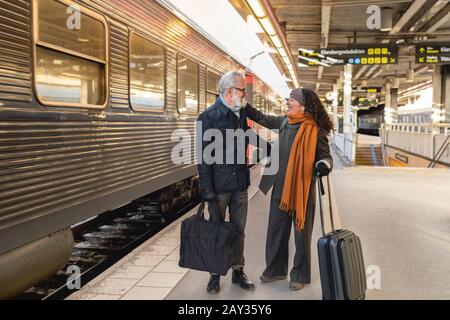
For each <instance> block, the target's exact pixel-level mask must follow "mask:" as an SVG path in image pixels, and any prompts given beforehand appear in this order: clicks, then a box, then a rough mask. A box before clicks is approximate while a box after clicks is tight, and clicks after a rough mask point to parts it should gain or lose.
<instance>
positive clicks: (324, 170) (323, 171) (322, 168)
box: [314, 161, 330, 177]
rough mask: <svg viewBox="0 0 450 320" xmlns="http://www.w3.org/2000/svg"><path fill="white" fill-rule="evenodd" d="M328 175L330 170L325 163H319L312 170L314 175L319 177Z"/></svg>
mask: <svg viewBox="0 0 450 320" xmlns="http://www.w3.org/2000/svg"><path fill="white" fill-rule="evenodd" d="M329 174H330V168H329V167H328V166H327V163H326V162H325V161H319V162H317V163H316V166H315V168H314V175H315V176H319V177H324V176H328V175H329Z"/></svg>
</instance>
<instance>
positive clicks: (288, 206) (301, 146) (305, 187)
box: [280, 113, 319, 230]
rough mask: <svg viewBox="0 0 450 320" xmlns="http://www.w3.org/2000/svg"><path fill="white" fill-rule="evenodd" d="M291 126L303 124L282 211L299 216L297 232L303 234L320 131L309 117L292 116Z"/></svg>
mask: <svg viewBox="0 0 450 320" xmlns="http://www.w3.org/2000/svg"><path fill="white" fill-rule="evenodd" d="M288 120H289V124H297V123H301V126H300V128H299V129H298V132H297V135H296V136H295V139H294V142H293V144H292V147H291V153H290V155H289V162H288V166H287V170H286V175H285V178H284V187H283V193H282V195H281V202H280V209H281V210H283V211H286V212H288V213H289V214H295V217H296V228H297V230H303V229H304V227H305V220H306V206H307V203H308V196H309V188H310V186H311V179H312V175H313V168H314V160H315V158H316V147H317V140H318V137H319V127H318V126H317V124H316V123H315V122H314V120H313V119H312V118H311V117H310V116H309V115H307V114H306V113H300V114H296V115H293V116H288Z"/></svg>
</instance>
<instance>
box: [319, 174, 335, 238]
mask: <svg viewBox="0 0 450 320" xmlns="http://www.w3.org/2000/svg"><path fill="white" fill-rule="evenodd" d="M327 188H328V205H329V208H330V221H331V231H332V232H334V231H336V229H335V228H334V219H333V206H332V203H331V186H330V176H328V177H327ZM317 189H318V191H319V208H320V222H321V225H322V235H324V236H325V224H324V218H323V204H322V196H323V195H324V194H325V189H324V187H323V181H322V177H321V176H319V175H317Z"/></svg>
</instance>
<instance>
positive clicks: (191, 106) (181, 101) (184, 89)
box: [177, 55, 199, 114]
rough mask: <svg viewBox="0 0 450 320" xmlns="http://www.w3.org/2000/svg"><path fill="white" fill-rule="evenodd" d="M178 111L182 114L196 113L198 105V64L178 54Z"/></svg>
mask: <svg viewBox="0 0 450 320" xmlns="http://www.w3.org/2000/svg"><path fill="white" fill-rule="evenodd" d="M177 69H178V77H177V80H178V86H177V88H178V90H177V93H178V111H179V112H180V113H182V114H186V113H188V114H189V113H191V114H196V113H197V112H198V106H199V88H198V87H199V85H198V81H199V80H198V79H199V66H198V64H197V63H195V62H193V61H191V60H189V59H187V58H185V57H183V56H182V55H178V61H177Z"/></svg>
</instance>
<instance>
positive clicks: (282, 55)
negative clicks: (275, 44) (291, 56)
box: [278, 48, 288, 58]
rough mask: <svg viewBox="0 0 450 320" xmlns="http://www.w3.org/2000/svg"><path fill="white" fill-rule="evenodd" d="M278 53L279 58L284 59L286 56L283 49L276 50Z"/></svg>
mask: <svg viewBox="0 0 450 320" xmlns="http://www.w3.org/2000/svg"><path fill="white" fill-rule="evenodd" d="M278 53H279V54H280V57H281V58H286V57H287V56H288V55H287V53H286V50H284V48H278Z"/></svg>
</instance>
